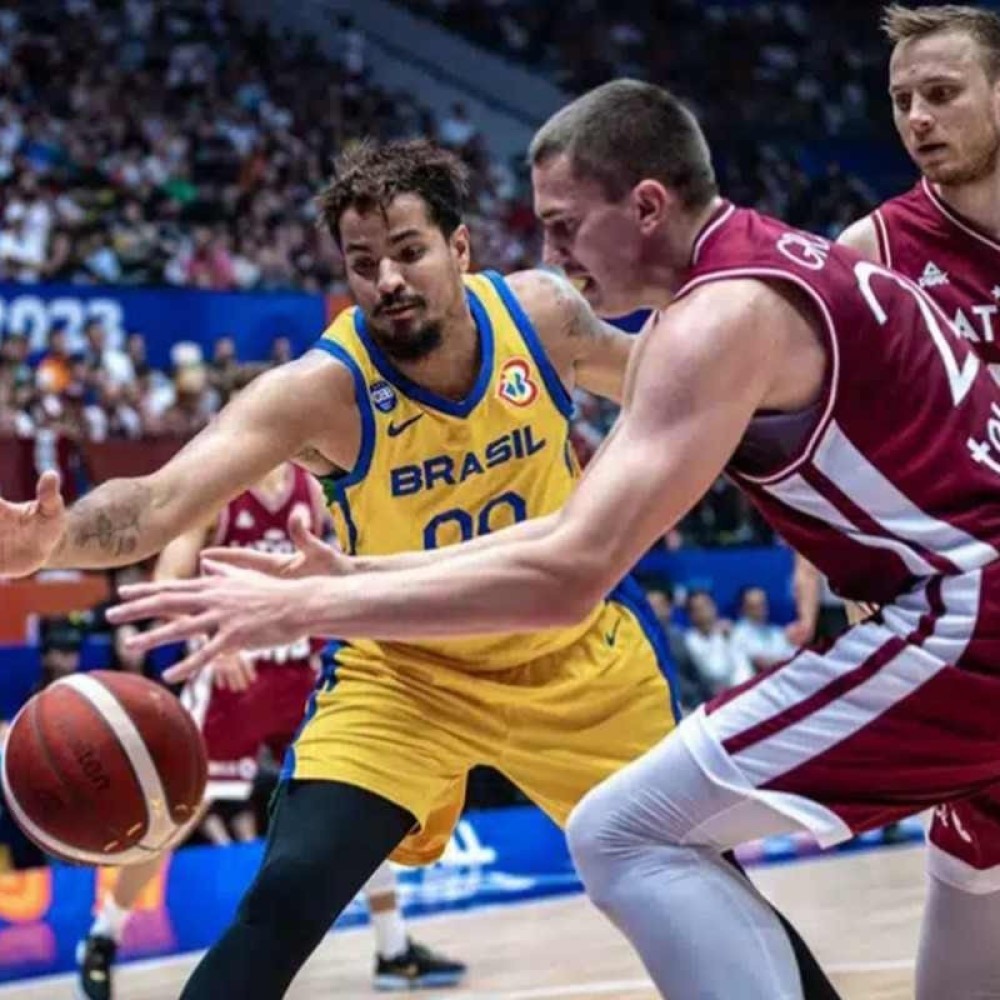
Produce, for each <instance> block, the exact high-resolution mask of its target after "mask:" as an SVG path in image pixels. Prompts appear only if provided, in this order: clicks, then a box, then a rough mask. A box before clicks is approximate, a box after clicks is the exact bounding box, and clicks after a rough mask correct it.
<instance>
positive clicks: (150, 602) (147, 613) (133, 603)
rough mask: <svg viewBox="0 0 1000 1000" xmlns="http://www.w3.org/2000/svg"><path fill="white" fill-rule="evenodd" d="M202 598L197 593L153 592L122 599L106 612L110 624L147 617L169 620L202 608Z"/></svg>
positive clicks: (135, 620)
mask: <svg viewBox="0 0 1000 1000" xmlns="http://www.w3.org/2000/svg"><path fill="white" fill-rule="evenodd" d="M202 603H203V601H202V599H201V598H200V597H199V595H197V594H174V593H157V592H153V593H151V594H149V596H147V597H135V598H133V599H131V600H126V601H122V603H121V604H116V605H115V606H114V607H113V608H109V609H108V612H107V618H108V621H109V622H111V624H112V625H124V624H126V623H127V622H138V621H144V620H145V619H147V618H162V619H165V620H171V619H175V618H178V617H183V616H184V615H190V614H193V613H195V612H197V611H201V610H202Z"/></svg>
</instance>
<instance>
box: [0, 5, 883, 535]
mask: <svg viewBox="0 0 1000 1000" xmlns="http://www.w3.org/2000/svg"><path fill="white" fill-rule="evenodd" d="M407 2H408V3H409V5H410V6H411V7H412V8H414V9H416V10H417V12H418V13H421V14H423V15H427V16H432V17H435V18H439V19H441V20H442V21H443V22H444V23H445V24H446V25H447V27H448V28H449V29H451V30H458V31H461V32H464V33H465V34H466V35H468V36H469V37H470V38H471V39H473V40H474V41H477V42H479V43H481V44H484V45H487V46H489V47H490V48H493V49H497V48H498V47H499V48H501V49H502V50H503V51H504V52H506V54H507V55H508V56H509V57H511V58H515V59H517V60H519V61H521V62H523V63H525V64H527V65H528V66H529V67H531V68H532V69H533V70H535V71H538V72H543V73H546V74H548V75H549V76H551V77H552V78H553V79H554V80H556V82H558V83H559V84H561V85H563V86H564V87H566V88H568V89H569V90H571V91H577V90H580V89H582V88H585V87H588V86H591V85H593V84H595V83H598V82H600V81H602V80H604V79H607V78H608V77H610V76H614V75H619V74H623V73H627V74H634V75H643V76H646V77H648V78H650V79H656V80H658V81H661V82H664V83H666V84H668V85H671V86H673V87H675V88H676V89H677V90H678V91H679V92H681V93H682V94H688V95H691V96H696V97H697V101H696V107H697V110H698V111H699V112H700V113H701V115H702V116H703V117H704V119H705V123H706V126H707V128H708V131H709V134H710V136H714V137H716V146H717V150H718V153H719V157H718V166H719V171H720V175H721V176H720V180H721V184H722V187H723V189H724V190H725V191H726V192H727V194H729V195H730V196H731V197H733V198H734V199H735V200H736V201H738V202H741V203H745V204H754V205H757V206H759V207H761V208H762V209H763V210H765V211H768V212H772V213H774V214H776V215H779V216H781V217H783V218H785V219H787V220H789V221H791V222H793V223H796V224H799V225H802V226H804V227H806V228H809V229H812V230H814V231H817V232H822V233H826V234H828V235H835V234H836V233H837V232H839V231H840V230H841V229H842V228H843V227H844V226H845V225H846V224H847V223H848V222H850V221H851V220H853V219H855V218H857V217H858V216H860V215H861V214H863V213H864V212H865V211H867V210H868V208H870V206H871V205H872V204H873V202H874V200H875V195H874V194H873V192H872V191H871V190H870V189H869V188H868V187H867V185H866V184H865V183H864V182H863V181H862V180H861V179H860V178H859V177H858V176H857V175H856V174H853V173H851V172H850V171H848V170H845V169H844V168H843V167H842V166H841V165H840V164H839V163H837V162H836V161H834V162H829V163H823V164H820V165H817V163H816V162H815V158H813V161H812V162H807V159H808V158H804V157H803V156H802V155H800V153H799V152H797V151H796V147H795V146H790V145H789V144H788V142H787V141H786V139H787V136H788V135H789V134H794V135H795V136H796V137H799V138H802V137H806V136H809V135H813V134H819V135H824V136H830V135H835V136H836V135H845V136H850V135H852V134H855V133H858V132H863V131H864V130H866V129H870V128H872V127H877V128H880V129H881V128H883V127H886V128H887V127H889V126H888V123H887V120H884V119H886V109H885V107H883V105H884V104H885V103H886V102H884V101H882V100H880V99H878V100H872V99H871V98H870V96H869V95H877V97H878V98H880V97H881V93H882V90H883V89H884V88H883V87H882V84H881V76H882V74H883V72H884V51H883V49H882V46H881V42H880V40H879V38H878V34H877V31H876V30H875V28H874V22H873V16H872V12H871V9H870V5H866V4H861V3H858V2H849V3H846V4H842V5H840V6H839V7H838V10H837V12H836V16H834V14H833V12H832V10H826V9H825V5H820V4H803V3H797V2H787V3H782V4H749V3H739V2H728V3H727V2H723V3H717V4H713V5H704V4H700V3H697V2H695V0H672V2H671V3H670V4H669V5H659V6H658V5H648V4H643V3H639V2H638V0H619V2H616V3H614V4H611V3H608V2H607V0H572V2H569V3H561V4H550V5H545V4H535V3H527V2H526V0H407ZM570 23H571V24H572V28H573V30H572V31H567V30H565V29H566V25H567V24H570ZM337 28H338V31H339V34H340V45H339V47H338V53H339V57H338V61H336V62H333V61H331V60H330V59H329V58H328V57H327V56H325V55H324V54H322V53H321V52H320V51H319V50H318V49H317V48H316V47H315V45H314V43H313V42H312V41H311V40H310V39H309V38H303V37H293V36H292V35H286V36H284V37H280V38H275V37H273V36H270V35H268V34H267V32H266V31H265V30H264V28H263V27H261V26H259V25H249V24H247V23H245V22H243V21H241V20H240V18H239V17H238V16H237V6H236V4H235V3H234V2H232V0H171V2H170V3H163V2H156V0H38V2H36V3H34V4H32V5H30V6H28V5H25V4H23V3H20V2H18V0H0V280H3V279H8V280H17V281H21V282H36V281H60V280H67V281H73V282H86V283H108V282H111V283H122V284H129V283H135V284H141V283H151V284H172V285H193V286H197V287H203V288H212V289H264V290H267V289H285V288H301V289H307V290H313V291H324V292H334V291H340V290H342V289H343V274H342V269H341V262H340V259H339V256H338V254H337V253H336V251H335V248H334V247H333V246H332V243H331V242H330V241H329V239H328V238H326V237H324V236H323V235H322V234H321V233H320V231H319V230H318V229H317V227H316V226H315V215H314V206H313V202H312V196H313V194H315V192H316V191H317V189H318V188H319V187H320V185H321V184H322V183H323V181H324V179H325V177H326V174H327V172H328V170H329V167H330V163H331V161H332V158H333V157H334V156H335V155H336V153H337V152H338V150H340V149H342V148H343V147H344V145H345V144H348V143H350V142H351V141H353V140H355V139H357V138H358V137H360V136H362V135H374V136H377V137H381V138H389V137H394V136H400V135H409V134H414V133H418V132H419V133H421V134H425V135H428V136H431V137H434V138H437V139H438V140H439V141H441V142H442V143H444V144H446V145H448V146H450V147H451V148H453V149H455V150H457V151H458V152H459V153H460V154H461V155H462V156H463V157H464V158H465V159H466V160H467V161H468V163H469V164H470V166H472V168H473V176H474V178H475V185H476V187H475V191H474V197H473V200H472V205H471V211H470V215H469V218H470V222H471V227H472V230H473V247H474V251H475V261H474V263H475V265H476V266H477V267H486V266H490V267H496V268H498V269H500V270H505V271H507V270H513V269H516V268H519V267H524V266H530V265H531V264H533V263H534V262H536V261H537V259H538V242H537V234H536V230H535V226H534V220H533V217H532V213H531V208H530V198H529V196H528V194H527V191H526V188H525V178H524V171H523V165H519V164H516V163H505V162H503V161H501V160H499V159H497V158H495V157H493V156H491V154H490V151H489V149H488V147H487V144H486V141H485V138H484V136H483V134H482V132H481V131H480V129H479V128H478V127H477V125H476V123H475V121H474V120H472V118H471V116H470V114H469V112H468V111H467V109H466V108H465V107H464V106H463V105H462V104H461V103H456V104H454V105H453V106H452V107H451V108H450V109H449V110H448V111H447V113H445V114H443V115H441V116H440V117H435V116H434V115H433V114H432V113H431V112H430V111H429V110H428V109H427V108H425V107H423V106H422V105H421V104H420V103H419V101H418V100H417V99H416V98H415V97H414V96H413V95H412V94H408V93H393V92H389V91H387V90H385V89H384V88H382V87H380V86H379V85H378V84H377V82H375V80H374V79H373V78H372V75H371V73H370V67H369V64H368V62H369V61H368V57H367V45H368V42H367V40H366V38H365V36H364V34H363V33H362V32H361V31H359V30H358V29H357V28H356V26H355V25H354V24H353V23H352V22H351V20H350V18H349V17H347V16H346V15H344V16H340V17H339V20H338V22H337ZM833 45H836V46H837V50H838V51H840V52H843V53H846V56H845V58H838V59H830V58H828V52H829V49H830V47H831V46H833ZM708 50H710V51H712V52H713V58H712V59H711V60H705V59H703V58H702V55H703V53H704V52H705V51H708ZM789 95H792V96H793V97H794V99H793V100H789V99H788V98H789ZM741 137H743V139H746V138H749V139H750V140H751V141H742V139H741ZM220 332H221V331H220ZM86 343H87V346H86V349H85V350H84V351H82V352H81V351H78V352H76V353H72V354H71V353H70V352H69V350H68V348H67V343H66V337H65V335H64V333H63V331H61V330H60V329H58V327H57V328H55V329H53V332H52V334H51V337H50V341H49V343H48V345H47V348H46V350H44V351H42V352H40V353H36V354H29V350H28V345H27V343H26V341H25V340H24V339H23V338H21V337H18V336H15V335H10V334H8V335H7V336H6V337H5V338H4V339H3V342H2V345H0V437H2V436H7V437H9V436H18V437H37V436H38V435H40V434H43V435H44V434H56V435H60V436H62V437H67V438H69V439H71V440H74V441H82V440H87V441H100V440H105V439H108V438H142V437H149V436H169V437H185V436H188V435H190V434H192V433H194V432H196V431H197V430H199V429H200V428H201V427H202V426H204V424H205V423H206V422H207V420H208V419H209V418H210V416H211V414H212V413H213V412H215V411H216V410H217V409H218V408H219V406H220V405H221V404H223V403H224V402H225V401H226V399H227V398H228V396H229V393H230V391H231V389H232V384H233V380H234V379H235V378H236V377H237V373H238V372H239V371H240V369H241V364H240V361H239V359H237V358H236V357H235V352H234V348H233V340H232V338H230V337H227V336H220V337H219V339H218V340H217V342H216V344H215V348H214V351H213V353H212V356H211V357H202V356H201V354H200V351H199V349H198V348H196V347H195V346H194V345H191V344H179V345H177V346H176V347H175V348H174V351H173V358H172V362H173V363H172V366H171V369H170V370H169V371H160V370H157V369H155V368H153V367H151V366H150V365H149V364H148V362H147V359H146V344H145V340H144V338H143V335H142V333H141V332H136V333H132V334H130V335H129V337H128V338H127V341H126V343H125V344H124V346H123V349H120V350H119V349H117V348H111V347H109V346H108V344H107V343H106V335H105V331H104V330H103V328H102V326H101V324H100V323H99V322H93V323H91V324H90V325H89V326H88V327H87V331H86ZM287 356H288V344H287V341H284V340H283V338H278V340H277V341H276V342H275V346H274V351H273V357H272V362H280V361H282V360H285V359H286V358H287ZM577 403H578V418H577V422H576V427H575V431H574V441H575V444H576V446H577V449H578V451H579V453H580V455H581V458H582V459H583V460H584V461H586V460H587V458H588V457H589V456H590V455H591V454H592V453H593V451H594V450H595V449H596V447H597V446H598V444H599V443H600V441H601V439H602V438H603V436H604V435H605V433H606V432H607V429H608V427H609V426H610V423H611V422H612V421H613V419H614V415H615V410H614V408H613V407H609V406H607V405H606V404H604V403H601V402H600V401H598V400H595V399H593V398H591V397H588V396H586V395H585V394H580V395H579V398H578V400H577ZM770 540H771V535H770V532H769V530H768V529H767V527H766V526H765V525H764V524H763V522H762V521H761V520H760V519H759V518H758V517H757V516H756V515H755V514H754V513H753V512H752V511H751V510H750V509H749V508H748V506H747V504H746V501H745V500H744V499H743V498H742V496H741V495H740V494H738V493H737V492H736V491H734V490H733V489H731V488H730V487H728V486H727V485H726V484H724V483H722V482H720V483H719V484H717V485H716V487H715V488H713V490H712V491H711V492H710V493H709V495H708V496H707V497H706V499H705V501H704V502H703V503H702V504H700V505H699V507H698V508H696V510H695V511H694V512H693V513H692V514H691V515H690V516H689V517H688V518H686V519H685V521H684V522H683V523H682V524H681V525H680V526H678V529H677V530H676V531H674V532H672V533H671V535H670V536H668V538H667V539H665V540H664V544H666V545H667V546H669V547H677V546H681V545H691V544H694V545H706V544H709V545H710V544H753V543H766V542H768V541H770Z"/></svg>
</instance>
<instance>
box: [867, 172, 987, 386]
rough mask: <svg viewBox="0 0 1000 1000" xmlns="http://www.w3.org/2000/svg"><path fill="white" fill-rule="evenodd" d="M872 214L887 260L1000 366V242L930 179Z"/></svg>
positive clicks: (976, 349)
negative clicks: (942, 195) (956, 207)
mask: <svg viewBox="0 0 1000 1000" xmlns="http://www.w3.org/2000/svg"><path fill="white" fill-rule="evenodd" d="M872 219H873V220H874V223H875V232H876V234H877V236H878V246H879V256H880V257H881V259H882V263H883V264H885V265H886V267H891V268H892V269H893V270H894V271H899V273H900V274H905V275H906V276H907V277H908V278H911V279H912V280H913V281H915V282H917V284H918V285H920V287H921V288H922V289H923V290H924V291H925V292H926V293H927V294H928V295H929V296H930V297H931V298H932V299H934V301H935V302H937V303H938V305H940V306H941V308H942V309H943V310H944V311H945V312H946V313H947V314H948V317H949V318H950V319H951V321H952V322H953V323H954V324H955V326H956V327H957V329H958V332H959V333H960V334H961V335H962V336H963V337H965V338H966V340H968V341H969V343H970V344H971V345H972V347H973V349H974V350H975V351H976V353H977V354H978V355H979V356H980V357H981V358H982V359H983V360H984V361H985V362H986V363H987V364H988V365H991V366H992V365H997V366H1000V316H998V315H997V312H998V310H1000V242H997V241H996V240H994V239H992V238H991V237H989V236H987V235H986V234H985V233H982V232H980V231H979V230H978V229H977V228H976V227H975V226H974V225H973V224H972V223H971V222H969V221H968V220H967V219H964V218H962V216H960V215H959V214H958V213H957V212H956V211H955V210H954V209H953V208H950V207H949V206H948V205H946V204H945V203H944V202H943V201H942V200H941V198H940V197H939V196H938V194H937V192H935V190H934V189H933V188H932V187H931V185H930V184H929V183H928V182H927V180H926V179H924V180H921V181H920V183H919V184H917V185H916V186H915V187H913V188H912V189H911V190H909V191H907V192H906V194H903V195H900V196H899V197H898V198H892V199H890V200H889V201H887V202H885V203H884V204H883V205H881V206H880V207H879V208H878V209H877V210H876V211H875V212H874V213H873V215H872ZM998 373H1000V367H998V368H997V369H994V375H997V374H998Z"/></svg>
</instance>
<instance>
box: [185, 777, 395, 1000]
mask: <svg viewBox="0 0 1000 1000" xmlns="http://www.w3.org/2000/svg"><path fill="white" fill-rule="evenodd" d="M413 823H414V820H413V817H412V816H411V815H410V814H409V813H408V812H407V811H406V810H405V809H401V808H400V807H399V806H397V805H394V804H393V803H391V802H389V801H388V800H386V799H383V798H381V797H380V796H378V795H374V794H372V793H371V792H366V791H364V790H363V789H360V788H355V787H354V786H353V785H344V784H341V783H339V782H334V781H293V782H290V783H289V784H288V785H287V786H284V787H283V788H282V789H281V791H280V792H279V793H278V800H277V804H276V807H275V810H274V815H273V816H272V819H271V827H270V830H269V833H268V838H267V848H266V850H265V852H264V859H263V861H262V863H261V868H260V871H259V872H258V873H257V877H256V878H255V879H254V882H253V885H251V886H250V888H249V890H248V891H247V894H246V895H245V896H244V897H243V901H242V902H241V903H240V906H239V909H238V910H237V911H236V917H235V919H234V920H233V923H232V925H231V926H230V927H229V930H227V931H226V933H225V934H224V935H223V936H222V938H221V939H220V940H219V941H218V943H217V944H216V945H215V946H214V947H213V948H212V949H211V950H210V951H209V952H208V954H207V955H206V956H205V957H204V958H203V959H202V960H201V962H200V963H199V964H198V967H197V968H196V969H195V970H194V973H193V974H192V975H191V978H190V979H189V980H188V983H187V986H185V987H184V992H183V993H182V994H181V1000H222V998H225V1000H280V998H281V997H283V996H284V995H285V991H286V990H287V989H288V986H289V984H290V983H291V981H292V979H294V978H295V974H296V973H297V972H298V971H299V969H300V968H301V967H302V966H303V964H304V963H305V961H306V959H307V958H308V957H309V956H310V955H311V954H312V952H313V950H314V949H315V948H316V946H317V945H318V944H319V943H320V941H322V940H323V936H324V935H325V934H326V932H327V931H328V930H329V929H330V926H331V925H332V923H333V921H334V920H336V918H337V916H338V915H339V914H340V913H341V912H342V911H343V909H344V908H345V907H346V906H347V904H348V903H349V902H350V901H351V900H352V899H353V898H354V897H355V896H356V895H357V894H358V891H359V890H360V889H361V887H362V886H363V885H364V884H365V882H367V881H368V879H369V877H370V876H371V875H372V874H373V873H374V871H375V869H376V868H378V866H379V865H380V864H381V863H382V862H383V861H384V860H385V858H386V857H387V856H388V855H389V853H390V852H391V851H392V850H393V849H394V848H395V847H396V845H397V844H398V843H399V842H400V841H401V840H402V839H403V837H404V836H405V835H406V833H407V832H408V831H409V830H410V829H411V828H412V826H413Z"/></svg>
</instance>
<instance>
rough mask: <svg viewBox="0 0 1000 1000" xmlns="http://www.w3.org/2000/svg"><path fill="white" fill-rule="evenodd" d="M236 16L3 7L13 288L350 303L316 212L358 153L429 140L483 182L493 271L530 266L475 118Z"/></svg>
mask: <svg viewBox="0 0 1000 1000" xmlns="http://www.w3.org/2000/svg"><path fill="white" fill-rule="evenodd" d="M338 30H339V32H340V37H341V43H342V44H341V46H340V49H339V50H340V53H341V57H340V60H339V61H338V62H336V63H334V62H332V61H331V60H329V59H328V58H327V57H326V56H324V55H323V54H322V53H320V52H319V51H318V49H317V48H316V47H315V45H314V43H313V42H312V41H311V40H310V39H309V38H308V37H291V36H286V37H282V38H275V37H273V36H270V35H268V34H267V32H266V31H265V30H264V28H263V27H261V26H256V25H255V26H249V25H246V24H244V23H243V22H241V21H240V20H238V18H237V17H236V13H235V5H233V4H231V3H229V2H227V0H172V2H170V3H159V2H155V0H100V2H98V0H39V2H37V3H34V4H31V5H26V4H24V3H21V2H19V0H2V2H0V278H6V279H11V280H18V281H24V282H34V281H42V280H45V281H74V282H88V283H125V284H143V283H152V284H162V283H167V284H172V285H193V286H197V287H203V288H213V289H250V288H254V289H265V290H266V289H284V288H302V289H307V290H314V291H331V290H338V289H339V288H340V287H341V279H342V271H341V265H340V261H339V258H338V256H337V254H336V253H335V252H334V250H333V247H332V246H331V245H330V244H329V242H328V241H327V240H326V239H325V238H324V237H323V236H322V234H321V233H320V232H319V230H318V229H317V228H316V226H315V224H314V223H315V211H314V207H313V203H312V196H313V195H314V194H315V193H316V191H317V190H318V188H319V187H320V186H321V184H322V183H323V181H324V180H325V178H326V176H327V173H328V171H329V166H330V163H331V161H332V158H333V156H334V155H335V154H336V153H337V151H338V150H339V149H342V148H343V146H344V145H345V144H347V143H349V142H351V141H352V140H355V139H357V138H358V137H360V136H362V135H374V136H378V137H381V138H389V137H393V136H400V135H411V134H414V133H422V134H425V135H429V136H438V137H440V138H441V139H442V141H445V142H447V143H449V144H450V145H452V146H453V147H454V148H456V149H458V150H460V151H461V153H462V154H463V156H465V158H466V159H467V160H468V161H469V162H470V164H471V165H472V166H473V167H474V168H475V172H476V178H477V189H476V191H475V195H476V197H475V211H474V212H473V221H474V222H475V226H476V229H477V231H478V235H479V236H480V239H479V241H478V242H479V245H480V248H481V253H482V254H483V255H484V259H486V260H487V262H489V263H491V264H501V265H503V266H516V265H517V264H519V263H521V262H522V261H526V260H528V259H529V256H533V252H534V247H533V243H531V239H530V213H527V214H526V206H525V205H524V204H523V202H521V201H518V200H517V198H516V197H515V195H516V191H517V177H516V176H515V172H514V171H513V169H511V168H508V167H505V166H504V165H503V164H500V163H494V162H492V161H491V160H490V158H489V156H488V155H487V152H486V148H485V145H484V143H483V141H482V138H481V136H480V135H479V133H478V131H477V130H476V129H475V128H474V127H473V126H472V125H471V123H469V122H467V121H463V120H462V115H463V112H462V109H461V108H460V107H459V108H456V109H454V111H453V112H452V113H451V114H450V115H448V116H445V117H444V118H442V120H440V121H438V120H436V119H435V118H434V116H433V115H431V114H430V112H429V111H428V110H427V109H426V108H424V107H423V106H422V105H421V104H420V103H419V102H418V101H417V100H416V99H415V98H414V97H413V95H412V94H407V93H390V92H388V91H386V90H384V89H383V88H381V87H379V86H378V85H377V84H376V83H374V82H373V81H372V80H371V78H370V73H369V68H368V65H367V62H366V58H365V42H364V37H363V36H362V35H361V33H360V32H358V31H357V30H356V29H355V28H354V27H353V25H352V23H351V22H350V19H349V18H347V17H342V18H341V19H340V21H339V24H338Z"/></svg>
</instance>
